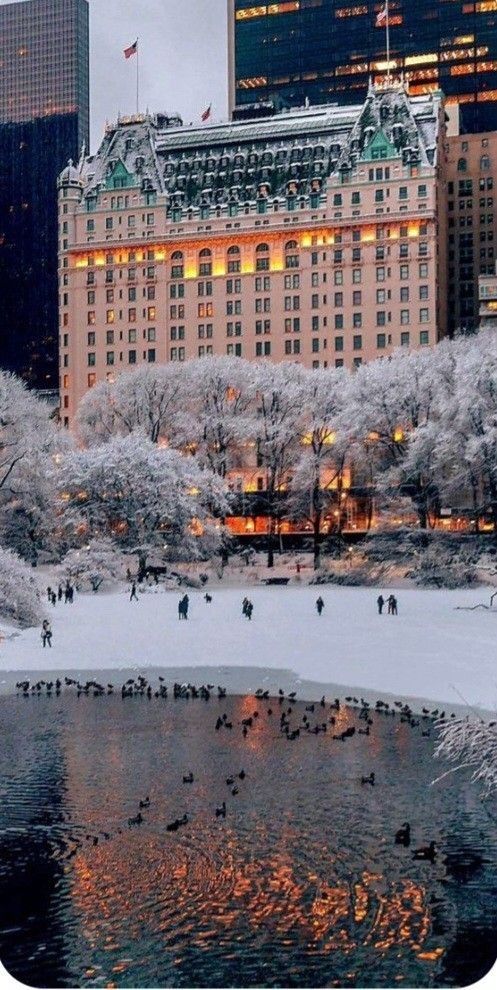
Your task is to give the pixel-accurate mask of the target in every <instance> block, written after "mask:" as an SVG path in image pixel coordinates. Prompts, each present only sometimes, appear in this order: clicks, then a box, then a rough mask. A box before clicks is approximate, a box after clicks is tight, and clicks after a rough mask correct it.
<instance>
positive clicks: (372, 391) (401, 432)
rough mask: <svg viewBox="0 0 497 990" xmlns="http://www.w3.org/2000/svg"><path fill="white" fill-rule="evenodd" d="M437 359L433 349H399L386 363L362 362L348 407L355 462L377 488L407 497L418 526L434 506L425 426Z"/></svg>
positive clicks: (438, 385) (436, 397) (435, 404)
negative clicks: (361, 466) (365, 463)
mask: <svg viewBox="0 0 497 990" xmlns="http://www.w3.org/2000/svg"><path fill="white" fill-rule="evenodd" d="M442 357H443V355H442V353H441V352H440V355H439V354H438V353H437V352H436V351H435V350H426V351H405V352H404V351H401V350H399V351H397V352H395V353H394V354H393V355H392V357H391V358H389V360H388V361H385V360H381V361H373V362H372V363H371V364H366V365H362V366H361V367H360V368H359V370H358V371H357V374H356V375H355V376H354V377H353V384H352V386H351V402H350V406H349V409H348V415H349V417H350V421H351V423H352V424H353V427H354V431H355V435H356V444H355V448H354V454H355V457H356V458H357V461H358V463H359V464H361V463H362V464H364V462H367V465H368V470H369V472H370V479H371V481H372V483H373V484H374V486H375V487H376V488H377V489H379V490H380V491H381V490H383V491H385V492H386V493H388V494H390V495H391V494H392V492H396V493H398V494H399V495H407V496H408V497H409V498H410V499H411V501H412V503H413V506H414V508H415V510H416V512H417V515H418V520H419V524H420V526H421V527H422V528H426V526H427V525H428V522H429V518H430V514H431V513H434V512H436V511H437V509H438V504H439V489H438V484H437V478H436V475H435V472H434V470H433V449H432V447H431V446H430V441H431V439H432V434H431V433H430V432H429V430H430V426H431V424H432V422H433V421H434V420H435V421H436V420H437V413H438V410H439V405H440V402H441V401H442V396H441V391H442V388H443V376H442V375H441V374H440V373H439V358H440V359H442ZM423 431H428V432H427V433H426V434H425V436H424V438H423V439H424V441H425V442H423V443H422V442H421V437H423ZM414 441H416V442H414Z"/></svg>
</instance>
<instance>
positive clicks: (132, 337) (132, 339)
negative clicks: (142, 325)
mask: <svg viewBox="0 0 497 990" xmlns="http://www.w3.org/2000/svg"><path fill="white" fill-rule="evenodd" d="M128 344H136V330H135V329H133V330H128Z"/></svg>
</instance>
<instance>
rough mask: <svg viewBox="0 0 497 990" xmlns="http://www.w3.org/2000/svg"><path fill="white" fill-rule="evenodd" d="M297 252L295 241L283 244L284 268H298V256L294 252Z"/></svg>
mask: <svg viewBox="0 0 497 990" xmlns="http://www.w3.org/2000/svg"><path fill="white" fill-rule="evenodd" d="M297 250H298V244H297V241H287V242H286V244H285V268H298V267H299V256H298V254H296V253H295V252H296V251H297Z"/></svg>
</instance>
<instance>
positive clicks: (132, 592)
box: [129, 581, 138, 602]
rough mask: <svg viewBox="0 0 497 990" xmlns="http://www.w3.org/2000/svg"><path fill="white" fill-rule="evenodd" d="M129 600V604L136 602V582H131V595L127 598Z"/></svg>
mask: <svg viewBox="0 0 497 990" xmlns="http://www.w3.org/2000/svg"><path fill="white" fill-rule="evenodd" d="M129 600H130V602H132V601H133V600H134V601H135V602H137V601H138V595H137V594H136V581H133V584H132V585H131V594H130V596H129Z"/></svg>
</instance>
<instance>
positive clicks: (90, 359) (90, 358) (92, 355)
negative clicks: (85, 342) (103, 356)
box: [88, 351, 97, 368]
mask: <svg viewBox="0 0 497 990" xmlns="http://www.w3.org/2000/svg"><path fill="white" fill-rule="evenodd" d="M96 363H97V362H96V360H95V351H90V352H89V354H88V367H89V368H94V367H95V365H96Z"/></svg>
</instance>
